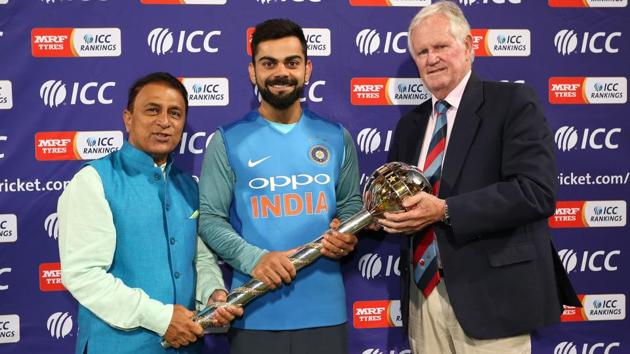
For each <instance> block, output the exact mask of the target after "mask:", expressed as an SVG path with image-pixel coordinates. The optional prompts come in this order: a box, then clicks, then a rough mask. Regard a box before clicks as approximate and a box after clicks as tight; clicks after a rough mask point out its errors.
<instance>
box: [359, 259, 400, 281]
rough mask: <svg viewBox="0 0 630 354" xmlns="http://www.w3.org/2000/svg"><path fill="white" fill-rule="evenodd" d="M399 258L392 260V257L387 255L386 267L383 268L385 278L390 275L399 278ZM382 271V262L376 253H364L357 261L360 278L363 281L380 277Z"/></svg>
mask: <svg viewBox="0 0 630 354" xmlns="http://www.w3.org/2000/svg"><path fill="white" fill-rule="evenodd" d="M399 263H400V257H397V258H396V259H394V256H392V255H389V256H388V257H387V265H386V267H385V274H384V275H385V276H386V277H388V276H390V275H392V274H394V275H398V276H400V268H399ZM382 270H383V262H382V261H381V256H379V255H378V254H376V253H366V254H365V255H363V257H361V258H360V259H359V271H360V272H361V276H362V277H363V278H365V279H374V278H376V277H377V276H379V275H381V272H382Z"/></svg>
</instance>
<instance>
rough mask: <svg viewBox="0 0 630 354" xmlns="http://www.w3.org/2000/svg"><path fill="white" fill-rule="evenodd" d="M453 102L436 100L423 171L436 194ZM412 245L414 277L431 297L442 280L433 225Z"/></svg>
mask: <svg viewBox="0 0 630 354" xmlns="http://www.w3.org/2000/svg"><path fill="white" fill-rule="evenodd" d="M450 106H451V105H450V104H448V102H446V101H437V102H436V103H435V111H436V112H437V119H436V120H435V129H434V130H433V136H431V142H430V143H429V148H428V149H427V157H426V159H425V162H424V169H423V171H424V175H425V177H426V178H427V179H428V180H429V182H430V183H431V185H432V186H433V194H434V195H437V194H438V191H439V189H440V178H441V177H442V161H443V160H444V148H445V147H446V111H447V110H448V108H449V107H450ZM412 249H413V266H414V272H413V277H414V280H415V282H416V285H418V289H420V291H422V294H423V295H424V297H425V298H426V297H428V296H429V294H431V291H433V289H434V288H435V286H436V285H437V284H438V282H439V281H440V273H439V271H438V257H437V244H436V240H435V232H434V231H433V227H431V226H429V227H427V228H426V229H424V230H423V231H422V233H420V234H417V235H415V236H414V237H413V239H412Z"/></svg>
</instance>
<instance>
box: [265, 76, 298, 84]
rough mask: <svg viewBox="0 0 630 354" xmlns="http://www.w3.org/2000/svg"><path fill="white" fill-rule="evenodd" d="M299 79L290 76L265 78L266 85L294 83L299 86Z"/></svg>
mask: <svg viewBox="0 0 630 354" xmlns="http://www.w3.org/2000/svg"><path fill="white" fill-rule="evenodd" d="M297 83H298V82H297V80H296V79H294V78H290V77H288V76H280V77H273V78H269V79H267V80H265V86H273V85H292V86H297Z"/></svg>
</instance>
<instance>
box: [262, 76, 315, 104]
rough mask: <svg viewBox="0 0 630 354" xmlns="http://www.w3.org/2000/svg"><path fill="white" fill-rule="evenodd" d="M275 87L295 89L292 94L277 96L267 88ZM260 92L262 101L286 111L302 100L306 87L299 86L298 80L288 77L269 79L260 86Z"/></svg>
mask: <svg viewBox="0 0 630 354" xmlns="http://www.w3.org/2000/svg"><path fill="white" fill-rule="evenodd" d="M273 85H293V86H294V87H295V88H294V89H293V91H291V92H287V93H284V94H281V95H276V94H274V93H271V91H270V90H269V89H268V88H267V87H269V86H273ZM258 92H260V96H261V97H262V99H263V100H264V101H265V102H267V103H269V104H270V105H271V106H272V107H274V108H276V109H279V110H285V109H287V108H289V107H291V105H292V104H293V103H295V101H297V100H299V99H300V96H302V93H303V92H304V86H298V82H297V80H296V79H293V78H290V77H288V76H282V77H275V78H268V79H267V80H265V84H264V85H262V86H261V85H258Z"/></svg>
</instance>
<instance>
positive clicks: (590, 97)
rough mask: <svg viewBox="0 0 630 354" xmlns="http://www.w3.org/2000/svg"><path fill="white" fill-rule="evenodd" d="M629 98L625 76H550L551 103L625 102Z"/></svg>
mask: <svg viewBox="0 0 630 354" xmlns="http://www.w3.org/2000/svg"><path fill="white" fill-rule="evenodd" d="M627 100H628V80H627V79H626V78H625V77H550V78H549V103H551V104H624V103H626V102H627Z"/></svg>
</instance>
